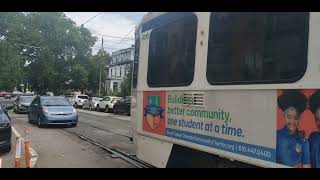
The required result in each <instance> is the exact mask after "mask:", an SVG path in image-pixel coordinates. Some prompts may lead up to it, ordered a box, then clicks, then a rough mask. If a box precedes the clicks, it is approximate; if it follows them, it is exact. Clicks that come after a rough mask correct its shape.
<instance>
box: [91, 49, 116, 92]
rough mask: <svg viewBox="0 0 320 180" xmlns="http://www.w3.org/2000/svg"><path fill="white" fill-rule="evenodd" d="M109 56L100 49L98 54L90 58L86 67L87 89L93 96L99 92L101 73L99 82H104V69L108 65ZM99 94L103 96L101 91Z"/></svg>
mask: <svg viewBox="0 0 320 180" xmlns="http://www.w3.org/2000/svg"><path fill="white" fill-rule="evenodd" d="M110 60H111V56H110V55H109V54H108V53H107V52H106V51H104V50H102V49H100V50H99V51H98V53H97V54H96V55H94V56H92V57H91V58H90V62H89V64H88V66H87V69H88V72H89V76H88V89H90V90H92V91H93V93H94V94H97V93H98V90H99V78H100V72H101V82H105V80H106V71H105V67H106V65H107V64H109V62H110ZM102 89H103V88H102V86H101V94H105V93H104V92H103V90H102Z"/></svg>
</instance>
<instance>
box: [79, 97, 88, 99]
mask: <svg viewBox="0 0 320 180" xmlns="http://www.w3.org/2000/svg"><path fill="white" fill-rule="evenodd" d="M78 98H80V99H88V96H78Z"/></svg>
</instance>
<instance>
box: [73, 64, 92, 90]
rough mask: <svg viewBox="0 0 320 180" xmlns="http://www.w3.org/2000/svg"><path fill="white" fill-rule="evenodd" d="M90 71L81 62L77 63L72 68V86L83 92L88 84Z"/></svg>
mask: <svg viewBox="0 0 320 180" xmlns="http://www.w3.org/2000/svg"><path fill="white" fill-rule="evenodd" d="M88 74H89V73H88V71H87V70H86V68H85V67H84V66H82V65H80V64H76V65H74V66H73V67H72V70H71V78H72V79H71V88H73V89H74V90H80V91H81V92H83V91H84V90H85V89H86V87H87V85H88Z"/></svg>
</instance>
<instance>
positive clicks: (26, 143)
mask: <svg viewBox="0 0 320 180" xmlns="http://www.w3.org/2000/svg"><path fill="white" fill-rule="evenodd" d="M24 132H25V134H26V138H25V140H24V155H25V160H26V168H30V146H29V132H28V129H27V128H25V129H24Z"/></svg>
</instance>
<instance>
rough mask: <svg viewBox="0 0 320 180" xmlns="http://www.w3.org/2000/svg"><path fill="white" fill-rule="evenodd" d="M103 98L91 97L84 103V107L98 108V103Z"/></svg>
mask: <svg viewBox="0 0 320 180" xmlns="http://www.w3.org/2000/svg"><path fill="white" fill-rule="evenodd" d="M102 99H103V98H99V97H90V98H89V99H88V100H86V101H85V102H84V103H83V106H82V109H89V110H90V111H92V110H96V109H97V105H98V103H99V102H100V101H101V100H102Z"/></svg>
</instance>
